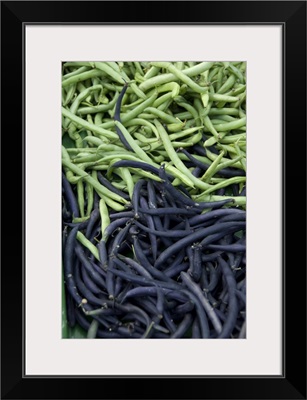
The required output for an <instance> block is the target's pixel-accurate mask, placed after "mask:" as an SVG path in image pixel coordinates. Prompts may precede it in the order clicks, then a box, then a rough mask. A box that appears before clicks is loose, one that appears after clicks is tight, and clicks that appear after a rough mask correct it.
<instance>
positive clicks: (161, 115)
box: [145, 107, 178, 124]
mask: <svg viewBox="0 0 307 400" xmlns="http://www.w3.org/2000/svg"><path fill="white" fill-rule="evenodd" d="M145 111H147V112H151V113H152V114H153V115H154V116H155V117H159V118H160V119H162V121H164V122H166V123H168V124H173V123H177V122H178V120H177V119H176V118H175V117H172V116H171V115H169V114H167V113H165V112H163V111H161V110H158V109H156V108H154V107H147V108H146V110H145Z"/></svg>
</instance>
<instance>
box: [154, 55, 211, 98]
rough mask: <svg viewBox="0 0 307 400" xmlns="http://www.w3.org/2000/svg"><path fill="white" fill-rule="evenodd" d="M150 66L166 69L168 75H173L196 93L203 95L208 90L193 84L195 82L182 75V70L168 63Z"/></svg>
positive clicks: (157, 63)
mask: <svg viewBox="0 0 307 400" xmlns="http://www.w3.org/2000/svg"><path fill="white" fill-rule="evenodd" d="M152 65H155V66H156V67H161V68H165V69H167V70H168V71H170V73H172V74H173V75H175V76H176V78H178V79H179V80H180V81H182V82H183V83H185V84H186V85H188V86H189V87H190V88H191V89H192V90H194V91H195V92H196V93H205V92H206V91H207V90H208V87H201V86H199V85H198V84H197V83H195V81H193V80H192V79H191V78H189V77H188V76H187V75H185V74H184V72H183V71H184V70H183V71H180V70H179V69H177V68H176V67H175V65H173V64H171V63H170V62H155V63H152ZM192 68H193V67H192Z"/></svg>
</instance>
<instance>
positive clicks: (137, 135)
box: [134, 132, 159, 144]
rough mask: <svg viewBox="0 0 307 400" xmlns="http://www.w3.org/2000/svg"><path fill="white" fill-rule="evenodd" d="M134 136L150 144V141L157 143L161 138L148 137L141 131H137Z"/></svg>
mask: <svg viewBox="0 0 307 400" xmlns="http://www.w3.org/2000/svg"><path fill="white" fill-rule="evenodd" d="M134 137H135V138H136V139H138V140H139V141H140V142H142V143H145V144H148V143H156V142H157V141H158V140H159V139H157V138H156V137H154V138H148V137H146V136H144V135H142V134H141V133H137V132H136V133H135V134H134Z"/></svg>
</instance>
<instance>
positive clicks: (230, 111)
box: [209, 107, 239, 117]
mask: <svg viewBox="0 0 307 400" xmlns="http://www.w3.org/2000/svg"><path fill="white" fill-rule="evenodd" d="M213 115H233V116H237V115H239V110H238V109H237V108H226V107H225V108H211V110H210V111H209V116H210V117H211V116H213Z"/></svg>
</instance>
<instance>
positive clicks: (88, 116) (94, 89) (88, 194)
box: [62, 62, 246, 218]
mask: <svg viewBox="0 0 307 400" xmlns="http://www.w3.org/2000/svg"><path fill="white" fill-rule="evenodd" d="M62 68H63V69H62V140H63V146H62V164H63V169H64V171H65V174H66V177H67V179H68V181H69V182H70V183H71V184H74V185H76V190H77V198H78V203H79V208H80V218H88V217H89V216H90V213H91V211H92V205H93V196H94V193H95V192H96V193H97V194H98V195H99V197H100V198H103V199H104V201H105V202H106V204H107V206H108V207H110V208H111V209H113V210H116V211H121V210H124V209H125V205H126V204H127V202H128V201H127V200H126V199H124V198H122V197H120V196H119V195H116V194H114V193H112V192H111V191H110V190H108V189H106V188H105V187H104V186H103V185H101V184H100V183H99V181H98V179H97V171H100V172H101V173H103V174H104V175H105V176H106V177H107V179H108V180H109V181H110V182H112V184H113V185H114V186H115V187H117V188H118V189H120V190H122V191H124V192H127V193H128V195H129V196H130V198H131V195H132V193H133V188H134V185H135V183H136V182H137V181H138V180H139V179H141V178H150V179H153V180H158V181H159V179H160V178H159V177H158V176H156V175H155V174H153V173H152V172H150V171H148V170H144V169H142V168H133V167H121V168H115V169H114V168H113V167H112V166H113V164H115V163H116V162H117V161H120V160H130V161H138V162H140V161H141V162H145V163H147V164H149V165H151V166H153V167H156V168H159V167H160V166H161V165H162V163H163V164H164V165H165V168H166V171H167V173H168V174H169V175H171V176H172V177H173V178H174V180H173V185H174V186H178V185H183V186H184V187H185V188H186V189H187V190H188V191H189V193H190V195H191V197H192V198H193V199H194V200H196V201H215V200H217V201H218V200H221V199H223V198H224V197H225V196H228V197H229V196H232V198H233V199H234V201H235V204H236V205H237V206H239V207H242V208H245V206H246V196H245V190H244V188H245V186H246V78H245V70H246V63H245V62H65V63H63V66H62ZM125 83H127V85H128V88H127V90H126V93H125V95H124V96H123V99H122V102H121V108H120V121H118V120H115V119H114V113H115V107H116V102H117V99H118V97H119V94H120V92H121V91H122V89H123V87H124V85H125ZM116 128H119V129H120V130H121V132H122V134H123V135H124V137H125V139H126V140H127V142H128V143H129V145H130V147H131V148H132V151H129V150H127V149H126V148H125V147H124V145H123V144H122V142H121V141H120V139H119V137H118V135H117V133H116ZM200 148H201V149H202V152H200V151H199V149H200ZM195 149H198V151H195ZM187 154H188V155H189V154H190V155H191V156H192V157H193V158H194V159H196V160H197V161H198V162H199V163H201V164H203V165H205V166H206V169H204V170H202V169H200V171H198V173H196V170H195V168H197V167H196V166H195V165H193V162H191V161H190V160H189V156H188V155H187ZM225 168H226V169H231V171H232V176H231V177H229V176H228V177H225V176H223V175H222V174H221V173H220V171H221V170H223V169H225ZM236 171H237V172H238V173H237V174H236ZM234 187H236V190H235V191H233V190H232V188H234ZM241 192H242V194H241ZM85 205H86V207H85Z"/></svg>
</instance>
